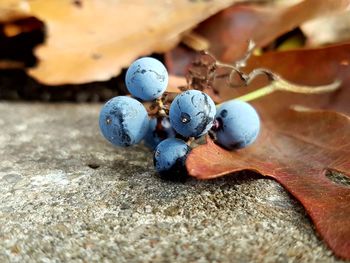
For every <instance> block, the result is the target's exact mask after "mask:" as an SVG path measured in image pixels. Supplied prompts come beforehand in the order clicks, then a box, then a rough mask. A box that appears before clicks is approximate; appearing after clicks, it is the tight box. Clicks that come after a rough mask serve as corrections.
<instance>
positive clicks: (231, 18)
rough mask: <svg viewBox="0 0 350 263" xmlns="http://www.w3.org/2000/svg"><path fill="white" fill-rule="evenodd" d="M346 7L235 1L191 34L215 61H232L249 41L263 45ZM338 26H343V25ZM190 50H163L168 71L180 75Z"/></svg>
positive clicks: (307, 1) (312, 1)
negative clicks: (204, 44)
mask: <svg viewBox="0 0 350 263" xmlns="http://www.w3.org/2000/svg"><path fill="white" fill-rule="evenodd" d="M282 2H283V1H282ZM287 3H288V1H287ZM349 6H350V1H349V0H340V1H333V0H325V1H319V0H303V1H291V3H289V4H283V5H261V4H258V3H255V4H254V3H242V4H236V5H233V6H231V7H229V8H226V9H224V10H223V11H221V12H220V13H218V14H216V15H214V16H212V17H210V18H209V19H207V20H205V21H204V22H203V23H201V24H200V25H199V26H198V27H197V28H196V29H195V33H196V34H198V35H199V36H201V37H204V39H206V41H207V42H208V45H209V51H210V53H212V54H213V55H215V57H216V58H217V59H218V60H220V61H222V62H227V63H232V62H234V61H237V60H238V59H241V58H242V57H243V56H244V54H245V53H246V50H247V46H248V42H249V41H250V40H253V41H254V43H255V45H256V46H257V47H264V46H266V45H268V44H270V43H271V42H272V41H274V40H275V39H276V38H277V37H279V36H281V35H283V34H285V33H287V32H290V31H291V30H292V29H295V28H297V27H298V26H301V25H303V24H304V23H305V22H307V21H310V20H313V19H315V18H319V17H321V18H324V19H327V17H328V16H329V15H334V16H335V15H336V16H343V15H346V12H345V11H346V10H348V8H349ZM327 21H328V20H327ZM341 23H343V22H342V21H340V24H341ZM343 24H344V23H343ZM339 28H344V25H343V26H339ZM315 30H316V29H315ZM317 30H319V27H318V28H317ZM319 31H322V30H319ZM339 33H340V32H339ZM339 33H338V34H339ZM319 34H321V33H319ZM343 35H346V34H345V33H344V34H343ZM193 53H194V52H193V51H190V50H188V49H186V48H183V47H177V48H175V49H172V50H171V51H169V52H167V54H166V57H167V64H168V66H169V67H170V72H171V73H173V74H180V75H181V74H183V73H184V72H185V71H186V65H187V64H188V63H189V62H190V61H191V60H192V59H193Z"/></svg>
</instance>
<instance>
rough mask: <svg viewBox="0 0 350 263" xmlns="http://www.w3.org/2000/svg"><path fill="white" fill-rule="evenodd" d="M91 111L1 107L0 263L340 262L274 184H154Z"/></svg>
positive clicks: (141, 151)
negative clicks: (107, 135)
mask: <svg viewBox="0 0 350 263" xmlns="http://www.w3.org/2000/svg"><path fill="white" fill-rule="evenodd" d="M99 109H100V105H91V104H81V105H77V104H75V105H73V104H24V103H21V104H18V103H5V102H3V103H0V156H1V159H0V262H113V261H114V262H170V261H172V262H175V261H176V262H340V261H339V260H337V259H336V258H335V257H334V256H333V255H332V252H331V251H330V250H329V249H328V248H327V247H326V246H325V245H324V244H323V242H322V241H321V240H320V239H319V238H318V236H317V234H316V233H315V231H314V228H313V226H312V224H311V222H310V220H309V218H308V217H307V215H306V214H305V212H304V209H303V208H302V206H301V205H300V204H299V203H298V202H297V201H296V200H295V199H293V198H292V197H291V196H290V195H289V194H288V193H287V192H286V191H285V190H284V189H283V188H282V187H281V186H279V185H278V184H277V183H276V182H274V181H273V180H269V179H264V178H262V177H261V176H258V175H252V174H245V173H240V174H236V175H235V176H227V177H225V178H222V179H219V180H212V181H196V180H193V179H190V180H188V181H187V182H185V183H173V182H166V181H162V180H161V179H159V178H158V177H157V176H156V174H155V173H154V171H153V166H152V155H151V153H150V152H148V151H147V149H146V148H145V147H143V146H136V147H132V148H128V149H121V148H113V147H112V146H111V145H109V144H108V143H107V142H106V141H105V140H104V139H103V138H101V136H100V134H99V130H98V127H97V119H98V112H99Z"/></svg>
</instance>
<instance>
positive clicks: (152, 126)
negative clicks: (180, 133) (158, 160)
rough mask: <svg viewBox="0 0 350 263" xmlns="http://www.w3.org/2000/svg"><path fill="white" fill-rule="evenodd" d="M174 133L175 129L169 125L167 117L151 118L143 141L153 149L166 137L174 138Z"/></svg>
mask: <svg viewBox="0 0 350 263" xmlns="http://www.w3.org/2000/svg"><path fill="white" fill-rule="evenodd" d="M175 135H176V133H175V130H174V129H173V128H172V127H171V125H170V121H169V119H168V118H165V117H159V118H152V119H150V121H149V126H148V130H147V133H146V135H145V137H144V142H145V145H146V146H147V147H149V148H151V149H152V150H154V149H155V148H156V147H157V145H158V144H159V143H160V142H161V141H163V140H165V139H167V138H175Z"/></svg>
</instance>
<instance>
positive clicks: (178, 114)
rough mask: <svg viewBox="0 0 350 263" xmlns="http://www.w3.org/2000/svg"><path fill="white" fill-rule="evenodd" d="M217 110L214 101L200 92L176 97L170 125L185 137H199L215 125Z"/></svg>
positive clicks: (172, 106) (171, 107) (186, 92)
mask: <svg viewBox="0 0 350 263" xmlns="http://www.w3.org/2000/svg"><path fill="white" fill-rule="evenodd" d="M215 113H216V108H215V104H214V102H213V100H212V99H211V98H210V97H209V96H208V95H207V94H205V93H203V92H201V91H198V90H187V91H185V92H182V93H181V94H180V95H178V96H176V97H175V99H174V101H173V102H172V103H171V106H170V110H169V118H170V123H171V125H172V126H173V128H174V129H175V130H176V132H177V133H179V134H181V135H182V136H184V137H199V136H202V135H204V134H205V133H207V132H208V131H209V129H210V128H211V126H212V125H213V121H214V117H215Z"/></svg>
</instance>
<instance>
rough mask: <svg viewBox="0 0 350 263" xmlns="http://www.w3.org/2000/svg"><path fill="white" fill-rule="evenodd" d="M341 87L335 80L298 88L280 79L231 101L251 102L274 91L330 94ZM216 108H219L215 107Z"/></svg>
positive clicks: (338, 81)
mask: <svg viewBox="0 0 350 263" xmlns="http://www.w3.org/2000/svg"><path fill="white" fill-rule="evenodd" d="M340 85H341V81H340V80H336V81H334V82H333V83H331V84H328V85H323V86H314V87H312V86H299V85H296V84H292V83H290V82H288V81H285V80H283V79H281V78H276V79H274V80H273V81H272V82H271V83H270V84H269V85H267V86H265V87H263V88H261V89H258V90H255V91H253V92H250V93H248V94H245V95H243V96H240V97H238V98H234V99H233V100H241V101H252V100H255V99H258V98H261V97H263V96H266V95H269V94H271V93H273V92H275V91H278V90H279V91H288V92H293V93H301V94H322V93H327V92H332V91H335V90H337V89H338V88H339V87H340ZM217 106H220V104H219V105H217Z"/></svg>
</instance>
